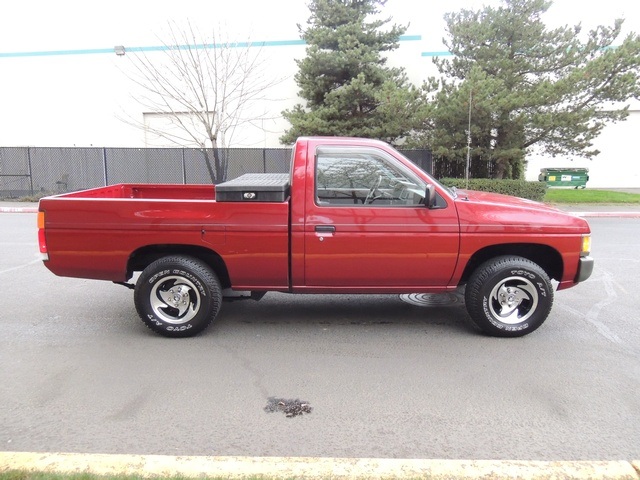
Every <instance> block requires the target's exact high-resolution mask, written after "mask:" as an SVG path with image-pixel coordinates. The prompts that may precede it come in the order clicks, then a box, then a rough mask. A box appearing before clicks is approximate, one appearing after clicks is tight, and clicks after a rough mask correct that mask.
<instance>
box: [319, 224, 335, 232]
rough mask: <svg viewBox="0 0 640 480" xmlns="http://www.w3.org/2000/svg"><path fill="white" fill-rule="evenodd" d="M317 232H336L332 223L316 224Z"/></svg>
mask: <svg viewBox="0 0 640 480" xmlns="http://www.w3.org/2000/svg"><path fill="white" fill-rule="evenodd" d="M316 232H317V233H336V227H334V226H333V225H316Z"/></svg>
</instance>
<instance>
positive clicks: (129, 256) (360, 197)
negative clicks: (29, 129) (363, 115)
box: [38, 137, 593, 337]
mask: <svg viewBox="0 0 640 480" xmlns="http://www.w3.org/2000/svg"><path fill="white" fill-rule="evenodd" d="M38 227H39V233H38V237H39V245H40V251H41V253H42V254H43V256H44V258H45V265H46V266H47V268H49V269H50V270H51V271H52V272H53V273H55V274H56V275H61V276H70V277H81V278H92V279H101V280H110V281H113V282H116V283H123V284H125V285H128V286H130V287H131V288H134V301H135V306H136V309H137V311H138V313H139V315H140V317H141V318H142V320H143V321H144V322H145V323H146V325H147V326H148V327H149V328H151V329H152V330H154V331H155V332H157V333H160V334H162V335H166V336H169V337H186V336H191V335H195V334H197V333H199V332H201V331H202V330H203V329H205V328H206V327H207V326H208V325H209V324H210V323H211V321H212V320H213V319H214V318H215V317H216V315H217V314H218V311H219V309H220V306H221V303H222V299H223V296H225V295H226V294H230V295H240V293H239V292H245V295H247V296H249V295H250V296H252V297H253V298H256V299H259V298H260V297H261V296H262V295H264V293H265V292H268V291H278V292H288V293H359V294H367V293H376V294H379V293H394V294H402V293H435V292H448V291H452V290H455V289H457V288H459V287H461V286H466V288H465V303H466V307H467V310H468V312H469V315H470V316H471V318H472V319H473V321H474V322H475V323H476V324H477V325H478V326H479V327H480V328H481V329H482V330H483V331H484V332H486V333H488V334H490V335H496V336H503V337H516V336H522V335H525V334H527V333H530V332H532V331H534V330H535V329H536V328H538V327H539V326H540V325H541V324H542V323H543V322H544V321H545V319H546V318H547V316H548V314H549V312H550V310H551V305H552V303H553V296H554V284H553V283H552V279H553V280H555V281H556V282H557V284H556V285H555V286H557V289H558V290H560V289H564V288H568V287H572V286H574V285H576V284H577V283H579V282H581V281H584V280H586V279H587V278H588V277H589V276H590V274H591V272H592V269H593V260H592V258H591V257H590V256H589V250H590V229H589V225H588V224H587V222H586V221H585V220H583V219H581V218H578V217H575V216H572V215H569V214H567V213H564V212H561V211H559V210H557V209H554V208H551V207H549V206H545V205H543V204H540V203H536V202H532V201H528V200H523V199H519V198H514V197H508V196H504V195H497V194H489V193H481V192H474V191H460V190H458V191H455V190H451V189H449V188H446V187H444V186H442V185H440V184H439V183H438V182H437V181H436V180H434V179H433V178H432V177H430V176H429V175H428V174H426V173H425V172H423V171H422V170H420V169H419V168H417V167H416V166H415V165H414V164H413V163H412V162H410V161H409V160H407V159H406V158H405V157H403V156H402V155H401V154H400V153H398V152H397V151H396V150H394V149H393V148H392V147H391V146H389V145H387V144H386V143H383V142H379V141H375V140H366V139H355V138H329V137H327V138H322V137H308V138H300V139H299V140H298V141H297V143H296V145H295V148H294V150H293V155H292V161H291V173H290V174H250V175H244V176H242V177H239V178H237V179H235V180H232V181H230V182H225V183H221V184H218V185H217V186H212V185H132V184H119V185H111V186H107V187H102V188H96V189H91V190H85V191H81V192H74V193H67V194H63V195H56V196H52V197H47V198H43V199H42V200H41V201H40V205H39V217H38ZM137 272H141V274H140V275H139V277H138V278H137V280H136V281H135V286H134V285H131V284H127V283H125V282H128V281H129V280H130V279H132V278H133V277H134V274H136V273H137ZM249 292H250V293H249Z"/></svg>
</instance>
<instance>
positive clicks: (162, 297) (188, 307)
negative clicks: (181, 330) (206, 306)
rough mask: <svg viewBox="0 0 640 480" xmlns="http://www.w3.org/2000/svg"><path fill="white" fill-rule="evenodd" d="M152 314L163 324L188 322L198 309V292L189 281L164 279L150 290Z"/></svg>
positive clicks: (177, 277) (182, 278)
mask: <svg viewBox="0 0 640 480" xmlns="http://www.w3.org/2000/svg"><path fill="white" fill-rule="evenodd" d="M149 300H150V302H151V309H152V310H153V313H154V314H155V315H156V316H157V317H158V318H159V319H160V320H162V321H163V322H167V323H171V324H174V325H175V324H181V323H185V322H188V321H189V320H191V319H192V318H193V317H195V316H196V315H197V314H198V310H199V309H200V292H199V291H198V289H197V287H196V286H195V285H194V284H193V282H191V281H190V280H189V279H187V278H184V277H180V276H170V277H165V278H163V279H162V280H161V281H159V282H157V283H156V284H155V285H154V286H153V288H152V289H151V293H150V298H149Z"/></svg>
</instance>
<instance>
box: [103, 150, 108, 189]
mask: <svg viewBox="0 0 640 480" xmlns="http://www.w3.org/2000/svg"><path fill="white" fill-rule="evenodd" d="M102 167H103V171H104V186H105V187H106V186H107V185H109V175H108V173H107V148H106V147H102Z"/></svg>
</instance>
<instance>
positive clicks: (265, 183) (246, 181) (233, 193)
mask: <svg viewBox="0 0 640 480" xmlns="http://www.w3.org/2000/svg"><path fill="white" fill-rule="evenodd" d="M289 187H290V178H289V174H288V173H245V174H244V175H242V176H241V177H238V178H234V179H233V180H229V181H228V182H224V183H220V184H218V185H216V201H218V202H284V201H285V200H286V199H287V198H288V197H289Z"/></svg>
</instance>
